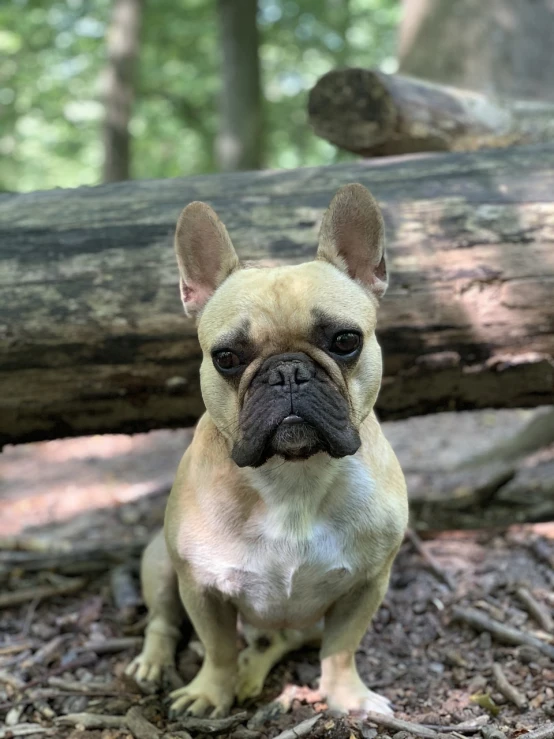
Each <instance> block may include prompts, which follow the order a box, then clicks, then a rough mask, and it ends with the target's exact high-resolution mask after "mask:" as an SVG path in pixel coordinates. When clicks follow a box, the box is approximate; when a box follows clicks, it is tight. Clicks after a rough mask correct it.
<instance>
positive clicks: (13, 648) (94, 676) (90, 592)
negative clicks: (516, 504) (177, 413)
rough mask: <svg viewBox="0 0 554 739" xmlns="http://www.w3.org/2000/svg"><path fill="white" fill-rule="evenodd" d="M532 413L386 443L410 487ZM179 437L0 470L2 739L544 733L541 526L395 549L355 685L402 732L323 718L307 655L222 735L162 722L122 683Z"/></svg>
mask: <svg viewBox="0 0 554 739" xmlns="http://www.w3.org/2000/svg"><path fill="white" fill-rule="evenodd" d="M532 413H533V412H529V411H526V412H520V411H508V412H503V413H501V414H488V415H487V414H480V415H479V416H477V415H475V414H444V415H443V416H441V418H440V421H438V420H436V419H435V420H433V419H432V418H429V419H428V420H427V421H421V420H418V419H413V422H404V423H403V424H387V425H386V430H387V433H388V435H389V438H391V441H392V442H393V445H394V446H395V448H396V449H397V452H398V454H399V456H400V458H401V461H402V463H403V466H404V468H405V470H406V473H407V477H408V479H409V480H410V479H412V480H416V478H417V476H418V475H419V476H420V477H421V476H422V475H423V476H425V475H427V476H428V475H429V474H430V472H429V470H435V471H436V474H437V475H440V471H441V470H444V469H448V468H449V467H451V466H452V465H453V464H456V463H458V462H460V461H461V460H462V459H463V458H464V457H465V456H470V455H473V454H475V453H476V452H481V451H483V450H486V449H487V446H488V445H493V444H494V443H496V442H497V441H498V440H502V439H503V438H505V437H506V436H507V435H509V434H511V433H514V432H516V431H517V430H519V429H520V428H521V427H522V425H523V424H524V423H525V422H526V421H527V420H528V419H529V417H530V414H532ZM426 424H427V425H426ZM189 438H190V432H189V431H179V432H165V431H164V432H157V433H156V434H151V435H141V436H137V437H97V438H96V437H95V438H91V439H87V440H84V439H75V440H67V441H58V442H48V443H46V444H36V445H29V446H28V447H17V448H13V449H7V450H6V451H5V452H4V454H3V455H2V456H1V457H0V485H1V488H0V491H1V492H0V527H2V528H0V534H2V539H1V543H2V548H1V549H0V583H1V585H0V634H1V637H0V719H1V720H2V721H3V722H4V723H3V725H0V739H11V737H12V736H13V737H17V736H35V735H36V736H37V737H42V736H55V737H60V739H66V737H71V739H124V738H127V737H131V736H134V737H135V739H170V737H179V739H186V734H185V733H184V732H188V733H189V734H190V735H191V736H193V737H196V736H215V735H217V736H221V737H233V739H254V737H260V739H263V737H268V738H269V739H273V737H276V736H277V735H279V734H280V733H281V732H284V731H286V730H287V729H289V728H295V727H296V728H295V731H294V733H291V734H290V735H289V736H288V739H294V737H297V736H301V735H302V731H303V729H305V727H306V726H307V725H304V724H303V722H304V721H305V720H306V719H309V718H310V717H312V716H316V717H317V716H319V718H318V720H317V721H316V722H315V724H313V725H312V726H311V727H310V728H309V732H308V733H304V736H311V737H337V738H338V739H353V738H358V737H363V738H364V739H373V737H385V736H388V737H395V739H408V738H409V737H412V736H424V737H433V736H440V735H441V734H443V735H448V736H450V737H453V739H459V737H460V736H476V737H484V739H500V738H501V736H502V734H495V731H496V732H498V731H500V732H503V734H504V736H506V737H507V738H508V739H512V737H513V738H514V739H515V737H519V736H524V735H525V734H526V733H527V732H530V731H533V730H537V729H541V728H542V729H543V730H544V732H547V728H546V727H548V726H549V725H550V724H552V733H544V737H551V736H554V635H553V632H552V617H553V615H554V524H551V523H536V524H529V525H515V526H511V527H507V528H502V529H496V530H493V529H491V528H487V529H483V530H480V531H471V530H469V531H442V532H434V533H432V532H427V533H426V534H425V536H424V537H423V540H421V539H419V538H418V537H415V538H410V537H407V539H406V541H405V543H404V545H403V547H402V549H401V551H400V553H399V555H398V558H397V560H396V563H395V566H394V571H393V575H392V579H391V585H390V589H389V592H388V594H387V596H386V599H385V601H384V603H383V605H382V606H381V608H380V609H379V611H378V613H377V615H376V617H375V619H374V621H373V624H372V627H371V628H370V629H369V631H368V633H367V634H366V637H365V638H364V641H363V644H362V647H361V648H360V651H359V654H358V665H359V669H360V673H361V675H362V677H363V678H364V680H365V681H366V683H367V684H368V685H369V686H370V687H371V688H372V689H374V690H376V691H377V692H379V693H382V694H383V695H386V696H387V697H388V698H389V699H390V700H391V701H392V703H393V704H394V708H395V719H396V720H397V721H400V723H396V725H395V724H390V723H389V724H387V723H386V722H385V723H384V724H383V723H382V724H377V723H375V722H372V721H368V720H361V719H360V718H356V717H352V718H349V719H345V718H340V717H337V716H335V715H333V714H332V713H329V712H328V711H326V706H325V704H324V703H322V702H321V701H320V699H319V696H318V694H317V677H318V664H317V652H316V651H315V650H302V651H301V652H297V653H295V654H293V655H290V656H289V657H288V658H286V659H285V660H283V662H282V663H281V664H280V665H279V666H278V667H277V668H275V670H274V671H273V672H272V674H271V676H270V678H269V679H268V682H267V685H266V688H265V690H264V693H263V695H262V696H260V698H259V699H258V700H256V701H255V702H253V703H251V704H249V705H247V706H245V707H244V709H242V710H241V711H239V709H234V713H235V714H236V719H235V721H234V723H230V724H229V723H227V724H225V723H223V724H221V725H219V724H217V722H213V721H212V722H210V721H206V720H205V721H204V723H202V722H200V723H198V721H196V722H194V721H192V722H191V721H190V719H183V720H181V721H176V720H170V719H169V718H168V715H167V703H166V702H165V699H164V698H165V696H164V693H163V692H161V693H155V692H150V691H146V692H144V690H141V689H139V687H138V686H137V685H136V684H135V683H134V682H133V681H131V680H129V679H128V678H126V677H125V675H124V669H125V667H126V665H127V664H128V663H129V661H130V660H131V659H132V658H133V657H134V656H135V655H136V654H137V653H138V651H139V649H140V644H141V641H142V633H143V628H144V607H143V605H142V603H141V601H140V595H139V593H138V578H137V575H138V561H139V556H140V551H141V549H142V547H143V546H144V543H145V542H146V541H147V540H148V538H149V536H150V535H151V533H152V532H153V531H154V530H155V529H156V528H157V527H158V526H160V524H161V522H162V518H163V510H164V504H165V499H166V493H167V488H168V486H169V485H170V483H171V479H172V477H173V474H174V472H175V468H176V465H177V463H178V460H179V458H180V456H181V454H182V451H183V449H184V448H185V446H186V444H187V442H188V439H189ZM462 439H465V440H466V441H465V442H462ZM30 526H32V527H33V528H29V527H30ZM468 609H473V611H472V610H468ZM474 611H476V612H477V614H478V616H480V618H481V622H480V624H476V623H474V624H473V626H472V625H470V624H469V623H468V620H469V621H471V619H472V617H475V613H474ZM483 619H484V620H483ZM506 627H508V633H506ZM507 640H508V641H510V642H511V643H506V641H507ZM518 642H520V643H518ZM200 663H201V654H200V649H199V645H198V644H197V643H196V642H195V641H194V637H193V640H192V641H190V642H189V643H187V640H186V639H184V641H183V645H182V649H181V650H180V653H179V659H178V672H176V673H174V674H171V675H169V676H168V681H169V683H170V685H172V686H175V685H177V684H178V683H179V682H181V681H182V682H186V681H188V680H190V679H191V678H192V677H193V675H194V674H195V673H196V671H197V670H198V668H199V665H200ZM503 678H504V680H505V682H506V683H508V687H506V685H505V684H504V683H503ZM168 687H169V686H166V689H167V688H168ZM514 691H515V692H514ZM275 699H278V702H277V703H272V704H271V702H272V701H274V700H275ZM269 704H271V706H272V712H271V713H268V710H267V707H268V705H269ZM243 711H244V712H243ZM76 714H79V715H77V716H76ZM402 720H403V721H407V722H409V725H407V726H403V725H402V723H401V721H402ZM179 732H181V733H179Z"/></svg>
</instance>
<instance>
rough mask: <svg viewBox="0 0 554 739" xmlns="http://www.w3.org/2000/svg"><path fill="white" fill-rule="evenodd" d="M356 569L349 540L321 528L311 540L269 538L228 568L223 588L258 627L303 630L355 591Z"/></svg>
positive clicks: (220, 585)
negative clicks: (353, 584)
mask: <svg viewBox="0 0 554 739" xmlns="http://www.w3.org/2000/svg"><path fill="white" fill-rule="evenodd" d="M356 570H357V568H356V566H355V563H354V562H353V561H352V558H351V557H350V556H349V555H348V553H347V551H346V550H345V547H344V537H341V536H340V535H339V532H338V531H335V530H333V528H332V527H330V526H329V525H325V524H321V525H316V526H314V527H313V529H312V530H311V531H310V532H309V535H308V536H306V537H298V538H294V537H288V538H286V537H283V538H280V537H277V538H273V537H264V536H261V537H260V538H259V539H258V540H257V541H256V543H252V544H251V545H250V546H246V547H244V549H243V551H242V553H241V556H240V557H239V558H238V560H237V561H235V562H230V563H229V564H228V566H226V567H224V568H223V569H222V571H221V573H220V576H219V577H218V589H220V590H221V591H222V592H224V593H225V594H226V595H227V596H229V597H231V598H232V600H233V601H234V602H235V603H236V605H237V607H238V609H239V612H240V613H241V615H242V616H243V617H244V618H245V619H246V620H247V621H249V622H250V623H252V624H254V625H256V626H280V627H284V626H287V627H290V628H294V627H301V626H304V625H308V624H310V623H312V622H313V621H314V620H316V619H318V618H320V617H321V615H322V613H323V612H324V611H325V610H326V609H327V608H328V607H329V606H330V604H331V603H332V602H333V601H334V600H336V598H338V597H339V596H340V595H341V594H342V593H344V592H345V591H346V590H348V589H349V587H351V585H352V583H353V581H354V578H355V575H356Z"/></svg>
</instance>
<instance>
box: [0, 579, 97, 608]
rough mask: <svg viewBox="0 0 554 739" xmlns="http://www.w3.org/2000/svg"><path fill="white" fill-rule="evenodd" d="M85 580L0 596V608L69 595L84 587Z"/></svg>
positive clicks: (27, 589)
mask: <svg viewBox="0 0 554 739" xmlns="http://www.w3.org/2000/svg"><path fill="white" fill-rule="evenodd" d="M85 584H86V580H85V579H84V578H82V577H76V578H74V579H73V580H70V581H68V582H66V583H63V585H40V586H38V587H35V588H22V589H21V590H13V591H11V592H8V593H2V594H1V595H0V608H11V607H13V606H18V605H21V603H28V602H29V601H34V600H44V599H45V598H54V597H55V596H57V595H70V594H71V593H76V592H78V591H79V590H82V589H83V588H84V587H85Z"/></svg>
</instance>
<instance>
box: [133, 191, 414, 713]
mask: <svg viewBox="0 0 554 739" xmlns="http://www.w3.org/2000/svg"><path fill="white" fill-rule="evenodd" d="M175 248H176V251H177V261H178V265H179V272H180V285H181V295H182V299H183V303H184V307H185V311H186V312H187V313H188V314H189V315H196V316H197V318H198V335H199V339H200V345H201V347H202V352H203V361H202V367H201V371H200V376H201V387H202V395H203V399H204V403H205V407H206V412H205V414H204V416H203V417H202V418H201V419H200V421H199V423H198V426H197V428H196V431H195V434H194V438H193V441H192V443H191V445H190V447H189V448H188V449H187V451H186V453H185V455H184V457H183V460H182V462H181V464H180V467H179V470H178V473H177V477H176V480H175V484H174V485H173V489H172V491H171V495H170V498H169V501H168V504H167V510H166V517H165V527H164V531H163V532H160V533H159V534H158V535H157V536H156V537H155V538H154V540H153V541H152V543H151V544H150V545H149V547H148V548H147V550H146V552H145V554H144V557H143V563H142V585H143V592H144V598H145V601H146V603H147V605H148V609H149V623H148V627H147V630H146V639H145V643H144V649H143V651H142V653H141V654H140V656H139V657H137V658H136V659H135V660H134V662H133V663H132V664H131V665H130V666H129V668H128V673H129V674H132V675H134V676H135V677H136V679H137V680H143V681H157V680H160V679H161V677H162V675H163V671H164V669H166V668H167V667H169V666H172V665H173V664H174V659H175V648H176V644H177V641H178V639H179V635H180V626H181V624H182V621H183V618H184V617H185V615H186V617H188V618H189V619H190V621H191V622H192V624H193V626H194V629H195V631H196V633H197V635H198V638H199V639H200V640H201V641H202V643H203V645H204V649H205V657H204V662H203V665H202V668H201V669H200V672H199V673H198V675H197V676H196V677H195V678H194V680H192V682H191V683H189V684H188V685H187V686H185V687H184V688H180V689H179V690H176V691H174V692H173V693H172V695H171V698H172V700H173V703H172V709H173V710H174V711H177V712H178V711H184V712H188V713H191V714H194V715H202V714H211V715H213V716H218V715H223V714H225V713H226V712H227V711H228V710H229V709H230V707H231V706H232V704H233V702H234V701H235V700H238V701H239V702H241V701H244V700H246V699H248V698H251V697H253V696H256V695H258V694H259V693H260V692H261V690H262V688H263V685H264V681H265V678H266V676H267V674H268V673H269V671H270V670H271V668H272V666H273V665H274V664H275V663H276V662H277V661H278V660H279V659H280V658H281V657H282V656H283V655H285V654H286V653H287V652H289V651H291V650H293V649H298V648H299V647H300V646H302V645H303V644H307V643H310V644H311V643H318V644H320V648H321V652H320V654H321V681H320V692H321V694H322V696H323V697H324V698H325V700H326V702H327V703H328V705H329V707H330V708H332V709H335V710H339V711H344V712H347V711H368V710H371V711H378V712H381V713H390V712H391V708H390V705H389V703H388V701H387V700H386V699H385V698H383V697H381V696H379V695H377V694H375V693H373V692H372V691H371V690H369V689H368V688H367V687H366V686H365V685H364V683H363V682H362V680H361V679H360V677H359V675H358V672H357V669H356V663H355V653H356V649H357V648H358V645H359V643H360V641H361V639H362V637H363V635H364V633H365V631H366V629H367V628H368V626H369V624H370V622H371V619H372V617H373V615H374V613H375V611H376V610H377V608H378V607H379V604H380V603H381V600H382V599H383V597H384V594H385V591H386V589H387V585H388V581H389V573H390V568H391V565H392V562H393V559H394V557H395V555H396V552H397V551H398V548H399V546H400V543H401V541H402V537H403V534H404V530H405V527H406V525H407V517H408V510H407V497H406V487H405V483H404V477H403V475H402V472H401V470H400V466H399V464H398V461H397V459H396V457H395V455H394V453H393V451H392V449H391V448H390V446H389V444H388V442H387V441H386V439H385V438H384V436H383V434H382V432H381V428H380V426H379V423H378V421H377V419H376V417H375V414H374V411H373V407H374V404H375V400H376V398H377V394H378V392H379V386H380V382H381V372H382V369H381V351H380V349H379V345H378V344H377V340H376V338H375V326H376V321H377V311H378V304H379V299H380V298H381V296H382V295H383V294H384V292H385V290H386V287H387V269H386V261H385V247H384V228H383V220H382V217H381V214H380V211H379V208H378V206H377V204H376V203H375V201H374V199H373V198H372V196H371V195H370V194H369V192H368V191H367V190H366V189H365V188H364V187H362V186H361V185H347V186H345V187H343V188H341V189H340V190H339V192H338V193H337V194H336V196H335V197H334V199H333V201H332V202H331V205H330V207H329V209H328V210H327V212H326V214H325V216H324V219H323V223H322V227H321V232H320V238H319V247H318V250H317V254H316V257H315V259H314V261H312V262H309V263H306V264H301V265H296V266H288V267H274V268H267V269H265V268H256V267H243V266H241V264H240V262H239V260H238V258H237V255H236V253H235V250H234V248H233V245H232V243H231V240H230V238H229V235H228V233H227V231H226V229H225V227H224V225H223V224H222V223H221V221H220V220H219V219H218V217H217V215H216V214H215V213H214V211H213V210H212V209H211V208H210V207H209V206H208V205H205V204H204V203H192V204H191V205H189V206H187V207H186V208H185V209H184V210H183V212H182V213H181V216H180V218H179V222H178V225H177V231H176V236H175ZM239 628H240V629H242V632H243V635H244V637H245V639H246V642H247V644H248V646H247V648H246V649H245V650H244V651H243V652H241V653H240V654H239V653H238V647H237V641H238V640H237V629H239Z"/></svg>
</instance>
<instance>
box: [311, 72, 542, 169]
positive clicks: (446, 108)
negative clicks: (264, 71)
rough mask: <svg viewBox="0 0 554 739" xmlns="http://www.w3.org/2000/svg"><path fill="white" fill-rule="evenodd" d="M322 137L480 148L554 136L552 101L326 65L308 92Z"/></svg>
mask: <svg viewBox="0 0 554 739" xmlns="http://www.w3.org/2000/svg"><path fill="white" fill-rule="evenodd" d="M308 113H309V118H310V123H311V125H312V127H313V129H314V131H315V133H316V134H317V135H318V136H321V137H322V138H324V139H326V140H327V141H330V142H331V143H332V144H334V145H335V146H338V147H339V148H341V149H346V150H347V151H351V152H354V153H355V154H360V155H362V156H390V155H394V154H407V153H414V152H419V151H474V150H476V149H481V148H484V147H504V146H513V145H514V144H528V143H538V142H546V141H551V140H553V139H554V104H553V103H541V102H532V101H511V102H507V101H504V102H502V101H499V100H497V101H495V100H493V99H490V98H487V97H486V96H484V95H481V94H480V93H477V92H472V91H470V90H461V89H456V88H454V87H446V86H444V85H437V84H433V83H431V82H423V81H422V80H417V79H414V78H410V77H402V76H400V75H394V74H384V73H383V72H379V71H375V70H368V69H339V70H334V71H332V72H328V73H327V74H325V75H324V76H323V77H321V79H320V80H319V81H318V82H317V84H316V85H315V87H314V88H313V89H312V90H311V91H310V96H309V100H308Z"/></svg>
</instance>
